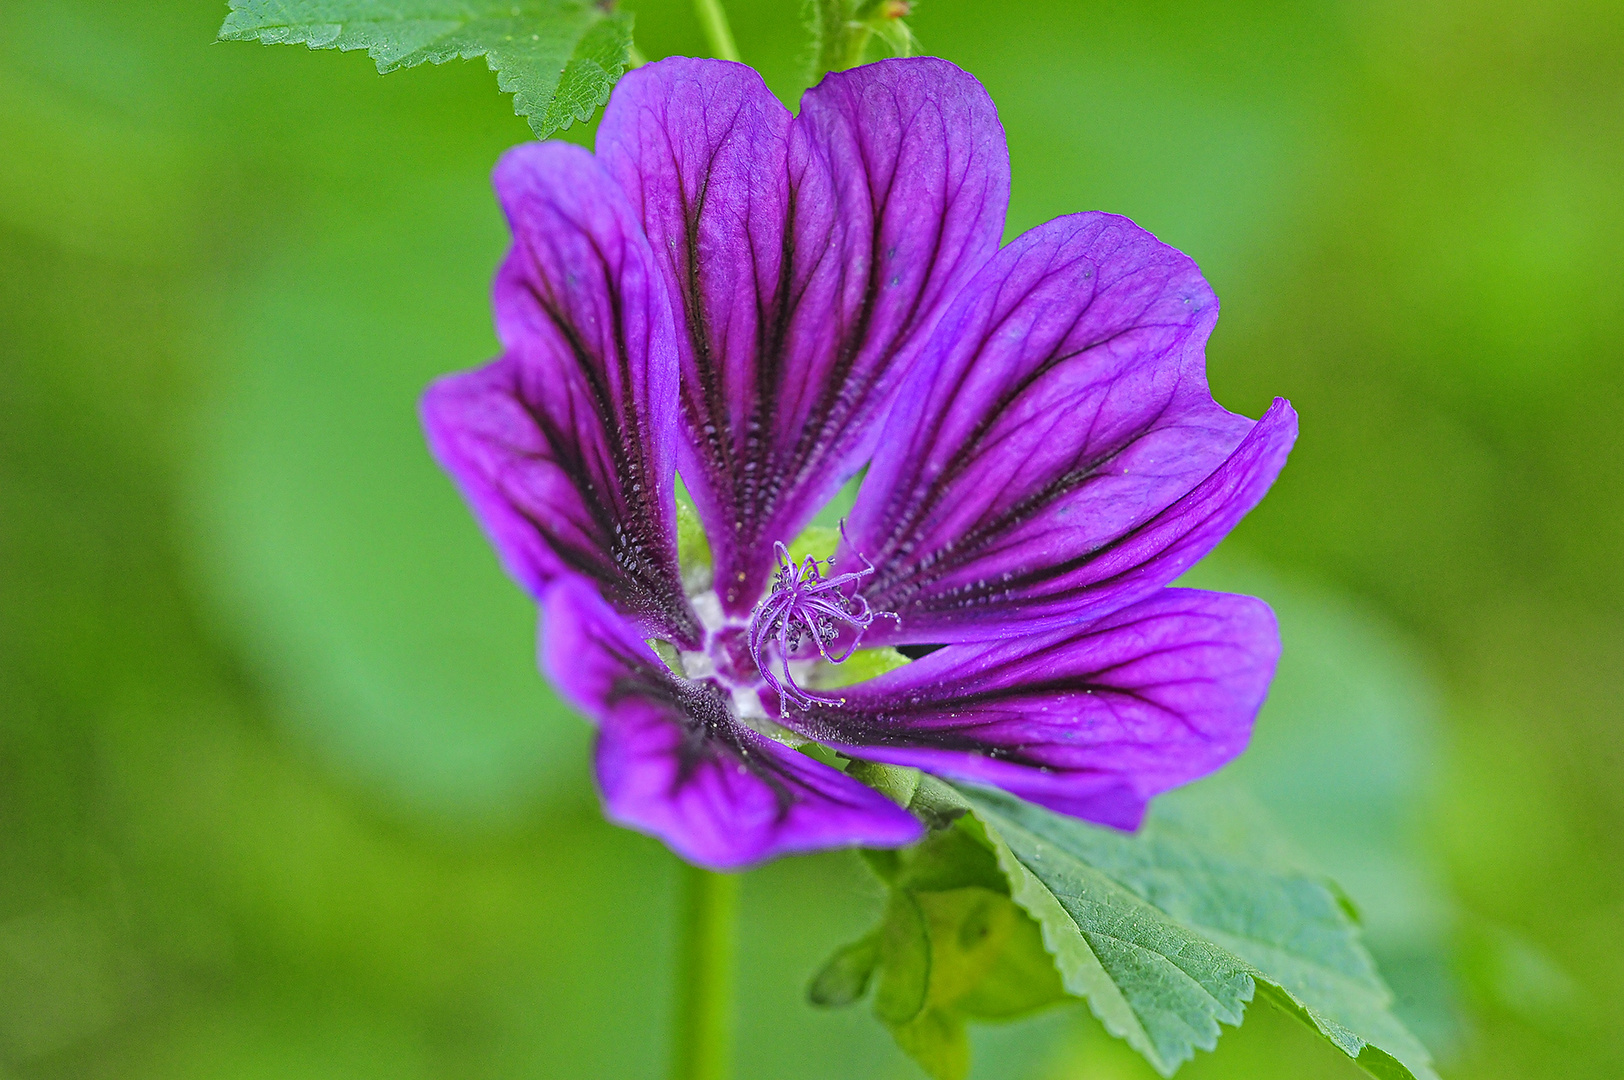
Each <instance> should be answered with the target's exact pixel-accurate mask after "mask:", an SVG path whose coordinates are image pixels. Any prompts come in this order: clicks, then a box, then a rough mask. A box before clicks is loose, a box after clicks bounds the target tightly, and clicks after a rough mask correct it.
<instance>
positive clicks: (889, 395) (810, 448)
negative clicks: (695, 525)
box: [598, 58, 1009, 614]
mask: <svg viewBox="0 0 1624 1080" xmlns="http://www.w3.org/2000/svg"><path fill="white" fill-rule="evenodd" d="M598 154H599V156H600V158H601V159H602V160H603V162H604V164H605V165H606V166H607V167H608V169H609V170H610V172H612V173H613V174H614V176H615V177H616V179H617V180H619V181H620V183H621V184H622V185H623V186H624V187H625V189H626V191H627V193H628V194H629V196H630V197H631V200H632V202H633V203H634V204H635V205H636V206H637V207H638V209H639V212H640V213H641V215H642V219H643V224H644V227H645V229H646V230H647V232H648V236H649V239H650V242H651V243H652V244H653V247H654V250H655V251H656V252H658V253H659V254H660V265H661V268H662V270H663V271H664V273H665V275H666V277H667V280H668V281H669V283H670V287H671V290H672V296H673V297H674V298H676V299H677V300H678V301H680V311H679V318H681V319H683V320H685V327H684V330H685V332H682V333H679V335H678V347H679V351H680V355H681V361H682V371H683V392H682V420H683V425H684V431H685V434H686V439H685V441H684V446H683V451H682V457H681V459H680V462H679V465H680V467H681V469H682V473H683V479H684V480H685V482H686V483H687V485H688V489H689V491H690V492H691V493H692V494H693V497H694V501H695V503H696V505H697V506H698V508H699V511H700V515H701V517H702V518H703V520H704V522H705V526H706V530H707V532H708V533H709V536H710V542H711V551H712V553H713V555H714V556H715V559H716V570H717V575H716V580H717V582H718V591H719V593H720V594H721V597H722V601H723V605H724V607H726V609H727V610H729V611H730V612H733V613H735V614H740V613H743V612H745V611H748V610H749V609H750V608H751V607H752V606H753V605H754V604H755V602H756V601H757V600H758V599H759V598H760V595H761V592H762V590H763V588H764V587H765V583H766V578H767V575H768V573H769V572H770V570H771V567H772V544H773V542H774V541H775V540H785V541H788V540H790V539H791V538H793V537H794V536H795V535H796V534H797V533H799V532H800V530H801V528H802V527H803V526H804V525H805V524H806V523H807V522H808V521H809V520H810V519H811V517H812V516H813V515H814V514H815V513H816V512H817V511H818V509H819V508H820V507H821V506H822V505H823V504H824V503H826V502H827V501H828V500H829V499H830V498H831V497H832V496H833V495H834V493H835V492H836V491H837V490H838V489H839V487H840V485H841V484H842V483H843V482H844V481H845V480H846V479H847V478H848V477H850V476H851V475H852V474H853V473H854V472H856V471H857V469H858V468H860V467H861V465H862V463H863V462H864V460H865V459H866V458H867V457H868V455H869V454H871V453H872V452H873V447H874V443H875V440H876V439H877V437H878V435H879V430H878V425H879V423H880V421H881V419H882V418H883V417H884V415H885V410H886V408H887V407H888V406H889V404H890V402H891V400H892V399H893V397H894V396H895V391H896V388H897V386H898V385H899V380H900V377H901V376H902V374H903V373H904V372H905V371H906V369H907V368H908V367H909V365H910V364H911V363H912V361H913V358H914V357H915V356H916V355H917V353H918V350H919V348H920V347H921V346H922V345H923V343H924V340H925V338H926V336H927V335H928V334H929V331H930V330H931V328H932V327H933V326H934V325H935V323H936V322H937V320H938V318H939V316H940V314H941V312H942V311H943V310H944V308H945V305H946V303H947V302H948V301H949V300H950V299H951V298H952V297H953V296H954V295H955V294H956V293H957V292H958V290H959V289H960V287H961V286H962V285H963V284H964V283H965V282H966V281H968V280H969V278H970V277H971V275H973V274H974V272H975V271H976V270H977V269H978V268H979V267H980V266H981V264H982V263H983V262H984V261H985V260H986V259H987V258H989V257H990V256H991V255H992V253H993V252H994V251H995V250H996V248H997V245H998V240H999V237H1000V236H1001V234H1002V232H1003V228H1004V215H1005V210H1006V207H1007V203H1008V196H1009V157H1008V152H1007V150H1006V148H1005V145H1004V136H1003V129H1002V127H1001V126H1000V125H999V123H998V116H997V113H996V111H995V110H994V108H993V105H992V101H991V99H990V98H988V96H987V94H986V91H984V90H983V89H982V88H981V85H980V84H979V83H977V82H976V81H975V79H973V78H971V77H970V76H969V75H967V74H965V73H964V72H963V71H960V70H959V69H958V68H956V67H954V66H953V65H951V64H948V63H946V62H944V61H941V60H934V59H928V58H915V59H907V60H888V61H882V62H881V63H878V64H869V65H866V66H864V67H860V68H856V69H853V70H851V71H845V72H838V73H834V74H831V75H829V76H828V77H826V78H825V79H824V80H823V82H822V83H820V84H819V85H818V86H817V87H815V88H813V89H812V90H810V91H808V92H807V94H806V96H805V97H804V98H803V99H802V103H801V113H800V115H799V116H798V117H796V118H793V119H792V118H791V117H790V115H789V113H788V112H787V111H786V110H785V109H784V108H783V106H782V105H780V104H779V103H778V101H777V100H776V99H774V98H773V96H772V95H771V93H769V92H768V90H767V88H766V86H765V84H764V83H763V82H762V81H761V76H759V75H757V74H756V73H755V72H754V71H752V70H751V69H749V68H747V67H745V66H743V65H740V64H730V63H726V62H723V61H718V60H690V59H686V58H673V59H670V60H663V61H660V62H659V63H654V64H649V65H648V66H646V67H643V68H640V69H638V70H637V71H635V72H633V73H631V74H630V75H628V76H626V78H625V79H623V80H622V81H621V83H620V85H619V86H618V87H617V88H616V90H615V93H614V96H613V98H612V99H611V100H610V103H609V107H608V108H607V109H606V110H605V112H604V118H603V123H602V126H601V127H600V128H599V132H598Z"/></svg>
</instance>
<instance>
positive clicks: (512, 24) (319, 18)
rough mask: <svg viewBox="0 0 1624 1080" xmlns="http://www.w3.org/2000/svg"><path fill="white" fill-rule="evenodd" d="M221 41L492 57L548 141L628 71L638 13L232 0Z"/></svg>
mask: <svg viewBox="0 0 1624 1080" xmlns="http://www.w3.org/2000/svg"><path fill="white" fill-rule="evenodd" d="M230 5H231V14H230V15H228V16H226V21H225V25H223V26H222V27H221V28H220V40H222V41H258V42H261V43H263V44H266V45H307V46H309V47H310V48H312V49H341V50H345V51H348V50H352V49H365V50H366V51H367V55H368V56H370V57H372V59H373V60H374V61H375V62H376V63H377V65H378V70H379V71H380V72H384V73H387V72H390V71H394V70H396V69H398V68H405V67H415V66H416V65H418V64H425V63H427V64H443V63H445V62H447V61H449V60H457V59H461V60H472V59H475V58H477V57H484V58H485V63H486V64H487V65H488V66H489V67H490V69H491V70H492V71H494V72H495V73H496V85H497V86H498V87H499V88H500V89H501V90H502V91H504V92H506V93H509V94H512V95H513V109H514V111H515V112H517V113H518V114H519V115H520V116H523V117H525V118H527V119H528V120H529V121H530V127H531V130H533V131H534V132H535V133H536V137H537V138H540V139H545V138H546V137H547V136H549V135H551V134H552V133H553V132H555V131H557V130H558V129H560V128H567V127H569V126H570V125H571V124H573V123H574V122H575V121H577V120H586V119H588V118H590V117H591V115H592V113H593V111H594V110H596V109H597V108H598V106H600V105H602V104H603V103H604V102H606V101H608V100H609V90H610V88H611V87H613V86H614V84H615V82H616V80H618V79H619V78H620V76H621V75H622V74H623V73H624V72H625V70H626V67H627V62H628V61H627V56H628V51H629V50H630V48H631V43H632V17H631V16H630V15H628V14H625V13H623V12H616V11H612V10H607V9H606V8H607V5H604V6H600V5H599V4H595V3H591V2H589V0H520V2H515V0H506V2H494V0H230Z"/></svg>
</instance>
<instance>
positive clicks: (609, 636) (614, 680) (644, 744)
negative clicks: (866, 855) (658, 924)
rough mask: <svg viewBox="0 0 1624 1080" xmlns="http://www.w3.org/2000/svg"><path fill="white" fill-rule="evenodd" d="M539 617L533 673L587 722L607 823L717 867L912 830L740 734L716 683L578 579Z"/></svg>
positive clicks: (851, 790) (559, 590)
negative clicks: (687, 671) (668, 658)
mask: <svg viewBox="0 0 1624 1080" xmlns="http://www.w3.org/2000/svg"><path fill="white" fill-rule="evenodd" d="M543 612H544V621H543V629H542V664H543V666H544V667H545V669H546V671H547V673H548V675H549V676H550V677H551V678H552V680H553V682H554V683H555V684H557V686H558V687H559V689H560V690H561V691H562V692H563V693H564V694H565V696H567V697H568V698H569V699H570V700H571V701H572V702H574V704H575V705H576V707H577V708H579V709H580V710H581V711H582V712H584V713H586V714H587V715H588V716H589V717H591V718H592V719H594V720H595V721H596V722H597V725H598V728H599V734H598V743H597V772H598V785H599V788H600V789H601V790H602V792H603V801H604V806H605V810H606V813H607V814H608V816H609V817H610V818H611V819H612V820H614V821H616V822H617V823H619V824H621V825H625V826H628V827H630V828H634V829H638V830H640V831H643V832H646V833H650V834H652V835H654V836H657V837H659V838H660V839H661V840H663V841H665V842H666V843H667V844H668V845H670V847H671V848H672V850H674V851H675V852H676V853H677V854H679V855H681V856H682V857H683V858H685V859H687V860H688V861H689V862H693V863H697V864H699V865H701V866H708V867H710V868H712V869H715V870H730V869H734V868H737V867H740V866H746V865H749V864H751V863H755V862H759V861H761V860H763V859H770V858H772V857H774V856H776V855H784V854H788V853H790V852H797V851H812V850H817V849H821V848H832V847H844V846H848V845H854V844H863V845H867V846H870V847H900V846H901V845H903V844H908V843H912V842H913V841H915V840H917V839H919V837H920V835H921V834H922V831H923V830H922V828H921V826H920V824H919V822H918V821H916V820H915V819H914V818H913V816H912V815H910V814H909V813H908V812H907V811H905V810H903V809H902V808H901V807H899V806H897V805H896V804H895V803H893V802H891V801H890V800H889V799H887V798H886V797H885V796H883V795H881V794H880V793H879V792H877V791H874V790H873V789H871V788H868V787H865V786H864V785H862V784H859V783H858V782H857V781H856V780H853V779H851V778H850V777H848V776H846V775H845V774H843V773H841V772H839V771H838V770H836V769H832V768H830V767H829V766H827V765H824V764H823V763H821V762H819V761H816V760H814V759H812V758H810V757H807V756H806V755H805V754H802V753H800V752H798V751H796V750H793V749H791V748H790V747H788V746H785V745H784V744H782V743H779V742H775V741H774V740H772V739H769V738H766V737H765V736H762V735H759V734H757V733H756V732H755V731H752V730H751V729H750V728H748V727H745V726H744V725H743V724H741V723H740V722H739V721H738V720H736V719H735V718H734V716H733V713H732V711H731V710H730V708H729V706H728V699H727V697H726V695H725V694H724V693H723V691H722V690H721V689H720V688H719V687H718V686H717V685H716V684H715V683H713V682H709V681H700V682H690V681H689V680H686V679H679V678H677V677H676V676H674V675H672V674H671V672H670V671H669V670H668V669H667V668H666V667H665V666H664V665H663V664H662V663H661V662H660V660H659V658H658V657H656V656H655V654H654V652H653V651H652V650H651V649H650V648H649V646H648V645H647V644H646V643H645V642H644V641H643V640H642V639H641V638H640V637H639V636H638V634H637V632H636V631H635V630H634V629H633V628H632V627H631V626H630V625H629V624H627V623H626V621H625V620H623V619H621V618H619V617H618V616H617V615H616V614H615V613H614V611H612V610H611V609H610V608H609V607H608V605H606V604H605V603H604V601H603V600H602V598H601V597H599V596H598V594H597V593H596V592H594V591H593V589H592V588H591V587H590V586H589V585H588V584H587V583H586V582H584V581H582V580H581V579H578V578H568V577H566V578H561V579H559V580H558V582H557V583H555V584H554V585H553V586H552V587H551V588H549V589H548V591H547V593H546V596H545V598H544V600H543Z"/></svg>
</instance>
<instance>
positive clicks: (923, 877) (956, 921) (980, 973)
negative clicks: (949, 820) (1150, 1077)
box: [808, 827, 1066, 1080]
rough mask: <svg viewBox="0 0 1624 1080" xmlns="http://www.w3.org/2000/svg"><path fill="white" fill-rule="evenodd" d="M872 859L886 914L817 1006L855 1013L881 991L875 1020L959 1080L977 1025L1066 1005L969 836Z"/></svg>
mask: <svg viewBox="0 0 1624 1080" xmlns="http://www.w3.org/2000/svg"><path fill="white" fill-rule="evenodd" d="M865 855H866V856H867V857H868V859H869V863H870V865H871V866H872V867H873V868H874V870H875V873H876V874H878V875H879V876H880V878H881V879H882V880H883V881H885V882H886V884H887V885H888V886H889V888H890V896H889V898H888V900H887V902H886V907H885V912H884V915H883V916H882V918H881V921H880V925H879V926H878V927H876V928H875V929H874V930H873V931H871V932H870V933H869V934H867V935H865V936H864V937H863V938H861V939H859V940H858V941H855V942H853V943H852V944H850V945H847V946H845V947H844V948H842V949H840V950H838V951H837V952H836V953H835V954H834V955H833V956H832V957H830V959H829V960H828V962H827V963H825V964H824V966H823V968H822V969H821V970H820V971H819V972H818V973H817V975H816V976H814V978H813V980H812V983H811V986H810V987H809V988H808V997H809V998H810V999H811V1000H812V1002H813V1004H816V1005H822V1006H826V1007H832V1006H841V1005H850V1004H852V1003H854V1002H856V1001H858V1000H860V999H862V998H863V997H864V996H865V995H866V994H868V993H869V992H870V990H872V994H873V1003H872V1008H873V1010H874V1015H875V1016H876V1018H878V1019H879V1021H880V1022H881V1023H883V1024H884V1025H885V1026H886V1028H887V1029H888V1030H889V1031H890V1032H891V1035H892V1037H894V1038H895V1039H896V1041H897V1045H898V1046H900V1047H901V1048H902V1049H903V1050H904V1051H905V1052H906V1053H907V1054H908V1055H909V1056H910V1057H912V1058H913V1059H914V1060H915V1061H916V1062H918V1063H919V1065H920V1067H921V1068H923V1069H924V1070H925V1072H926V1073H928V1074H929V1075H931V1076H932V1077H936V1078H937V1080H962V1078H963V1077H965V1076H967V1075H968V1074H969V1070H970V1042H969V1038H968V1035H967V1032H966V1030H965V1025H966V1023H967V1022H968V1021H970V1020H981V1021H997V1020H1010V1019H1014V1018H1016V1017H1019V1016H1024V1015H1026V1014H1028V1013H1030V1012H1033V1011H1035V1010H1037V1009H1040V1008H1043V1007H1044V1006H1047V1005H1053V1004H1055V1003H1057V1002H1060V1001H1063V1000H1064V999H1065V996H1066V994H1065V989H1064V987H1063V986H1062V985H1061V982H1060V977H1059V975H1058V973H1057V972H1056V970H1055V966H1054V963H1053V961H1052V960H1051V959H1050V958H1049V955H1048V953H1046V952H1045V951H1044V948H1043V938H1042V934H1041V932H1040V931H1039V928H1038V925H1037V923H1035V922H1034V921H1033V920H1032V919H1031V918H1030V917H1029V916H1028V915H1027V914H1026V913H1025V912H1023V911H1022V910H1021V909H1020V908H1019V907H1017V906H1016V905H1015V904H1014V902H1012V901H1011V899H1010V897H1009V888H1008V885H1007V884H1006V882H1005V879H1004V876H1003V874H1002V873H1000V871H999V869H998V863H997V860H996V859H995V858H994V857H993V854H992V851H991V850H989V849H988V847H987V846H986V845H985V844H984V843H983V842H982V841H980V840H978V839H976V838H975V836H973V835H972V833H971V832H969V831H966V830H965V829H964V828H957V827H949V828H945V829H940V830H938V831H937V832H935V833H933V834H932V835H931V836H930V837H929V838H927V839H926V840H925V841H924V842H923V843H921V844H919V845H917V846H915V847H914V848H911V849H909V850H907V851H904V852H865Z"/></svg>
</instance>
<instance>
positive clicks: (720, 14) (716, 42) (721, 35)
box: [694, 0, 739, 60]
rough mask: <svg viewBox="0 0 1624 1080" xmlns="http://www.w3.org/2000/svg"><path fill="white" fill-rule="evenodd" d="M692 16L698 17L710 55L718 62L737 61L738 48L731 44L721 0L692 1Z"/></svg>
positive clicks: (731, 36) (731, 38)
mask: <svg viewBox="0 0 1624 1080" xmlns="http://www.w3.org/2000/svg"><path fill="white" fill-rule="evenodd" d="M694 14H695V15H698V16H699V25H700V27H701V28H703V29H704V31H705V41H706V42H708V43H709V45H710V50H711V54H712V55H714V56H715V57H716V58H717V59H718V60H737V59H738V58H739V47H738V46H737V45H735V44H734V43H733V30H732V29H731V28H730V27H729V26H728V25H727V12H726V11H723V10H722V0H694Z"/></svg>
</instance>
